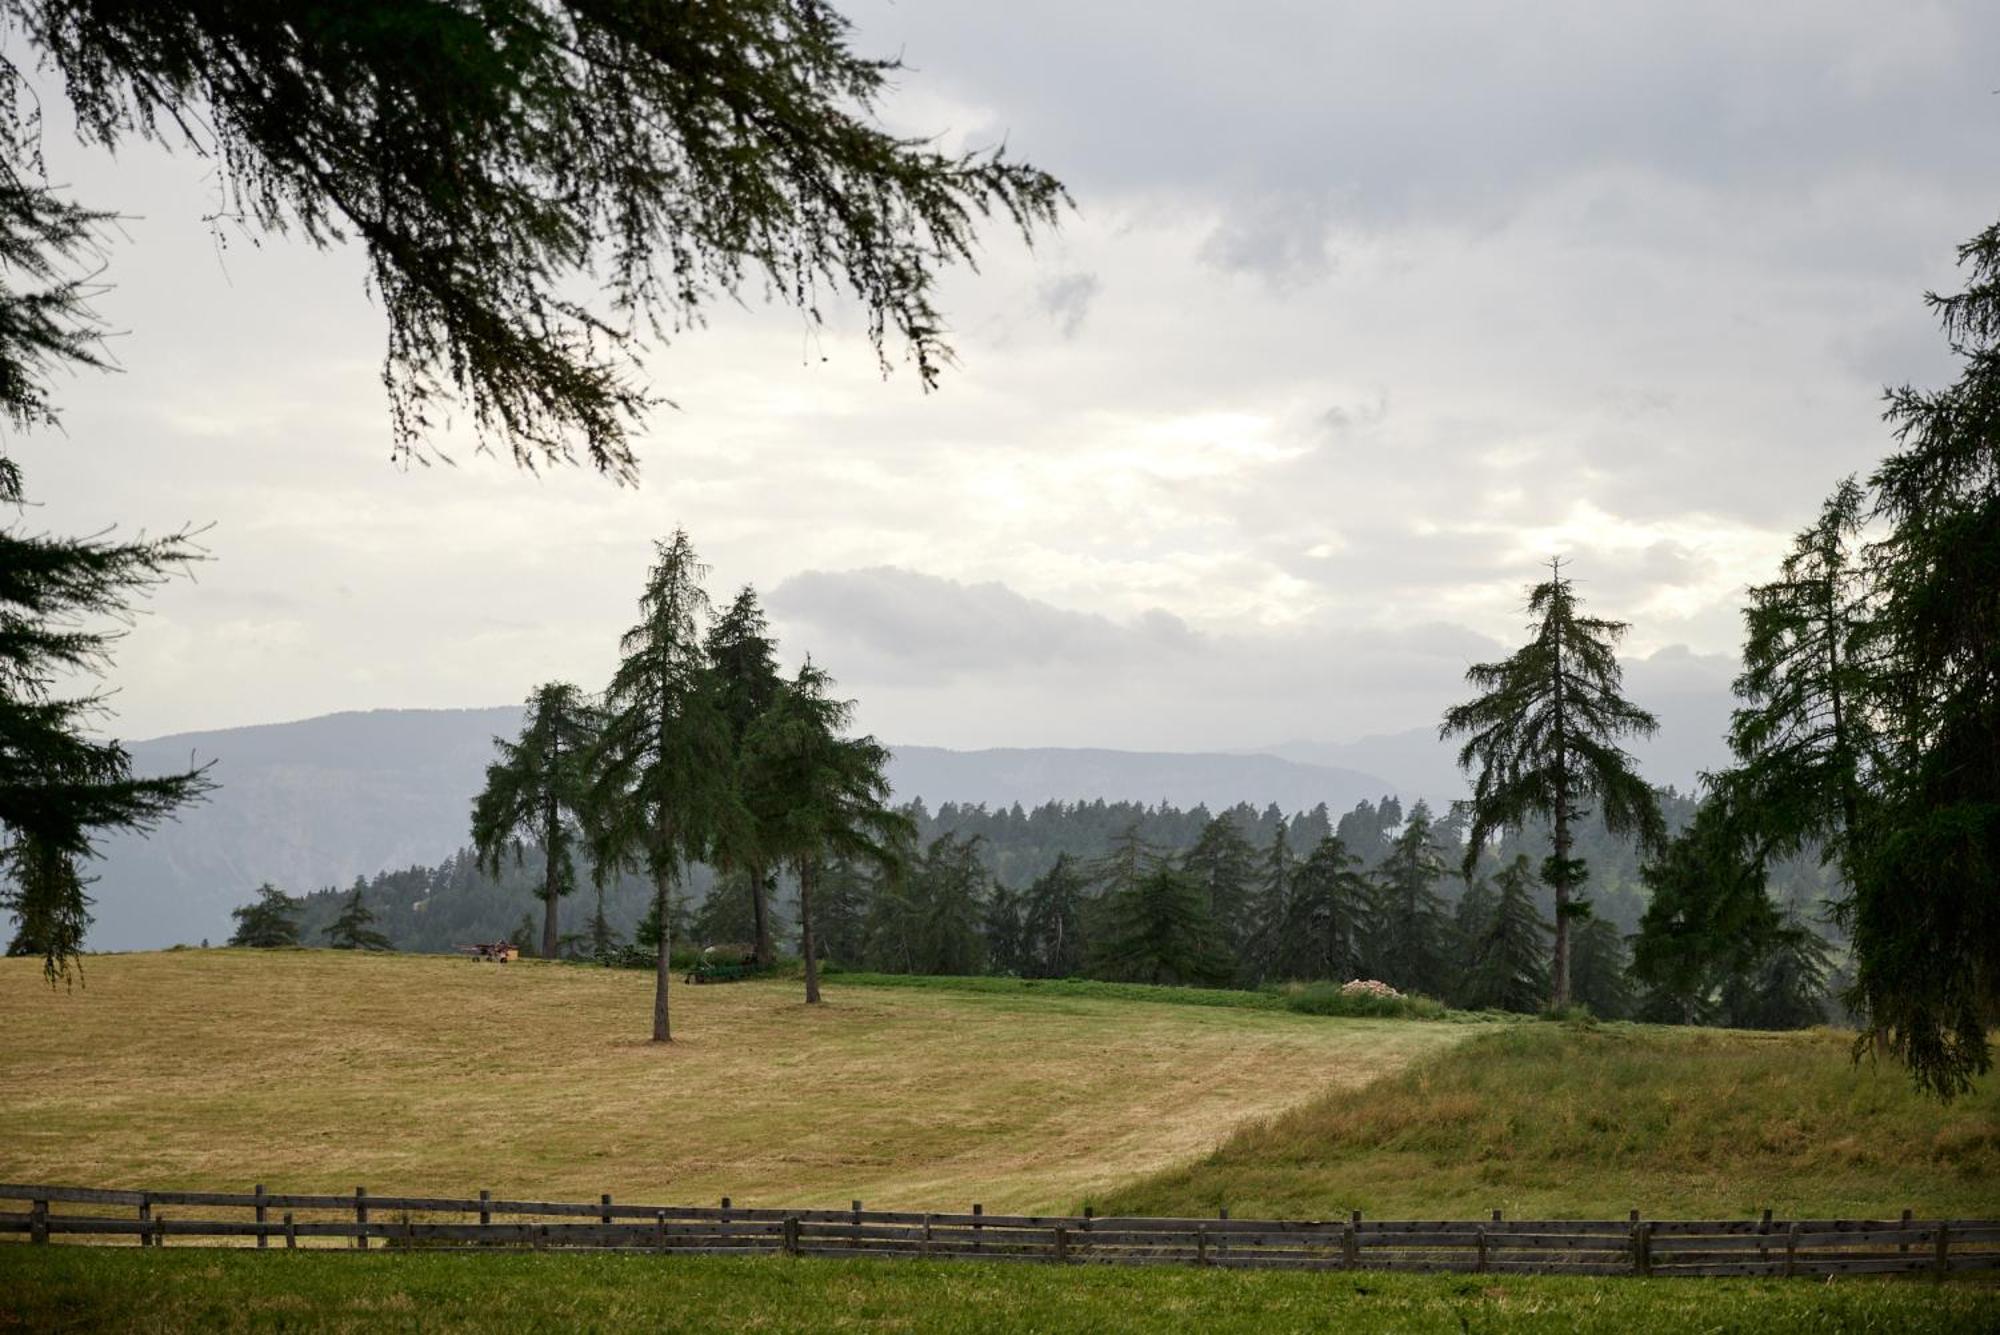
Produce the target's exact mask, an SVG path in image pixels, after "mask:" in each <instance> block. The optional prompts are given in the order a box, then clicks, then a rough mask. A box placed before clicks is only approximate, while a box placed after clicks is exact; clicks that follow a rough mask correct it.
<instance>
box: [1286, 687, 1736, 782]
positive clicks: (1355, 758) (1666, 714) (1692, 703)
mask: <svg viewBox="0 0 2000 1335" xmlns="http://www.w3.org/2000/svg"><path fill="white" fill-rule="evenodd" d="M1633 698H1634V699H1635V700H1636V701H1637V702H1638V703H1639V704H1641V705H1643V706H1644V707H1645V708H1647V709H1649V710H1651V711H1652V712H1653V714H1654V715H1655V716H1656V717H1657V718H1658V719H1659V720H1660V731H1659V732H1658V733H1657V734H1656V735H1655V736H1653V737H1651V738H1649V739H1648V740H1646V741H1642V742H1635V743H1632V744H1631V745H1630V746H1629V747H1628V749H1629V750H1630V751H1631V752H1632V754H1633V755H1634V756H1635V757H1637V758H1638V761H1639V772H1640V773H1641V774H1644V775H1645V776H1646V778H1647V779H1648V780H1649V781H1650V782H1652V783H1655V784H1662V785H1666V784H1671V785H1673V786H1674V787H1675V788H1678V789H1680V790H1681V791H1682V792H1684V793H1686V792H1693V791H1694V788H1695V780H1696V778H1697V776H1698V775H1699V774H1700V773H1701V772H1702V771H1703V770H1713V769H1720V768H1722V767H1723V766H1725V765H1727V764H1728V763H1729V747H1728V744H1727V743H1726V742H1725V741H1724V740H1723V737H1724V734H1725V733H1726V731H1727V730H1728V727H1729V711H1730V709H1731V707H1732V705H1733V703H1734V702H1733V700H1732V699H1731V697H1730V695H1729V693H1728V690H1727V689H1726V687H1723V686H1718V687H1706V686H1676V687H1669V688H1664V689H1654V690H1651V691H1648V692H1646V693H1644V694H1641V693H1639V692H1637V691H1635V692H1633ZM1264 749H1265V751H1266V752H1267V753H1268V754H1270V755H1276V756H1284V757H1286V758H1287V759H1291V760H1297V761H1301V762H1304V763H1306V764H1311V765H1325V766H1340V767H1346V768H1351V769H1357V770H1363V771H1366V772H1368V773H1371V774H1379V775H1381V776H1382V777H1383V778H1384V779H1386V780H1388V781H1389V783H1390V784H1391V785H1392V791H1394V792H1398V793H1401V794H1403V795H1404V796H1406V797H1423V798H1427V799H1428V800H1429V801H1430V802H1432V803H1433V804H1434V805H1438V806H1442V805H1445V804H1447V803H1449V802H1450V801H1451V799H1453V798H1457V797H1464V796H1467V795H1468V794H1469V793H1470V791H1471V785H1470V784H1469V783H1467V782H1466V781H1465V778H1464V776H1463V775H1461V774H1460V773H1459V770H1458V764H1457V758H1458V743H1457V742H1443V741H1439V740H1438V735H1437V729H1436V728H1411V729H1409V730H1408V731H1406V732H1392V733H1381V734H1377V735H1375V736H1372V737H1362V738H1359V739H1357V740H1355V741H1351V742H1315V741H1290V742H1285V743H1282V744H1280V745H1278V746H1272V747H1266V748H1264Z"/></svg>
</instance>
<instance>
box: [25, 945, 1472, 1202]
mask: <svg viewBox="0 0 2000 1335" xmlns="http://www.w3.org/2000/svg"><path fill="white" fill-rule="evenodd" d="M652 988H653V982H652V978H651V976H650V975H648V974H644V973H637V972H630V973H628V972H624V971H614V970H603V969H592V968H587V967H583V966H572V965H561V964H542V963H532V962H522V963H518V964H512V965H506V966H500V965H491V964H479V963H475V962H473V961H471V960H468V959H458V958H446V957H437V956H357V955H351V954H345V953H338V952H331V951H276V952H261V951H233V950H208V951H202V950H189V951H172V952H165V953H160V954H146V955H122V956H112V957H107V958H97V959H91V960H89V961H87V962H86V964H85V973H84V979H83V985H82V986H81V987H78V988H76V989H74V990H72V991H61V990H57V991H51V990H50V989H49V987H48V986H47V985H46V984H45V983H44V982H43V981H42V979H41V975H40V972H39V965H38V962H37V961H34V960H25V959H7V960H0V1088H5V1089H6V1090H8V1091H9V1092H8V1095H7V1108H8V1116H7V1117H5V1118H4V1119H0V1180H7V1181H33V1180H38V1179H58V1180H65V1181H71V1180H76V1181H88V1182H90V1183H92V1184H106V1185H116V1184H127V1183H130V1184H146V1183H153V1184H162V1185H164V1184H175V1185H179V1186H185V1187H192V1188H201V1187H214V1188H217V1189H220V1188H222V1187H225V1186H227V1187H229V1188H231V1189H243V1188H245V1187H247V1185H248V1184H250V1183H252V1182H256V1181H264V1182H269V1183H272V1184H274V1185H275V1184H277V1183H285V1184H287V1185H288V1186H290V1187H293V1188H295V1189H297V1190H303V1191H319V1190H336V1189H337V1190H351V1189H352V1188H353V1186H354V1184H355V1183H364V1184H367V1185H370V1186H375V1187H376V1189H377V1190H383V1189H386V1188H388V1187H390V1186H394V1187H395V1188H396V1189H398V1190H407V1191H415V1192H426V1191H437V1192H440V1193H442V1192H453V1193H463V1192H471V1191H474V1190H476V1189H477V1188H479V1187H482V1186H491V1187H495V1188H505V1189H506V1190H507V1191H509V1192H513V1193H517V1194H520V1195H524V1196H542V1197H547V1198H556V1199H571V1198H574V1199H579V1200H580V1199H585V1198H590V1197H595V1196H596V1195H597V1193H599V1192H601V1191H612V1192H615V1193H617V1194H620V1195H626V1196H637V1197H648V1196H650V1197H655V1198H662V1197H665V1198H674V1199H681V1200H704V1199H710V1198H715V1197H720V1196H724V1195H728V1196H732V1197H733V1198H735V1199H736V1200H738V1201H740V1202H742V1203H744V1204H746V1205H751V1204H757V1205H762V1204H796V1205H828V1204H838V1205H845V1204H846V1203H847V1202H848V1201H849V1200H850V1199H853V1198H856V1197H859V1198H861V1199H863V1200H866V1201H867V1202H869V1203H870V1204H871V1205H877V1206H881V1207H884V1208H892V1209H895V1208H912V1207H925V1206H941V1205H958V1206H963V1205H965V1204H969V1203H970V1202H972V1201H979V1202H981V1203H983V1204H985V1205H987V1206H988V1207H989V1208H992V1209H996V1210H998V1209H1029V1210H1032V1209H1044V1208H1054V1207H1067V1206H1068V1205H1070V1204H1071V1203H1073V1202H1074V1201H1076V1200H1078V1199H1080V1198H1082V1197H1086V1196H1089V1195H1092V1194H1094V1193H1100V1192H1103V1191H1106V1190H1109V1189H1111V1188H1112V1187H1113V1186H1115V1185H1116V1184H1118V1183H1120V1182H1122V1181H1124V1180H1126V1179H1129V1178H1131V1177H1134V1176H1136V1175H1138V1174H1141V1173H1144V1172H1147V1171H1150V1170H1154V1169H1159V1168H1162V1167H1165V1166H1167V1165H1169V1164H1172V1163H1175V1162H1177V1161H1180V1160H1183V1159H1187V1158H1190V1157H1192V1156H1194V1155H1197V1154H1200V1153H1202V1152H1203V1151H1205V1150H1207V1149H1208V1148H1210V1147H1211V1146H1213V1145H1214V1144H1216V1143H1217V1142H1219V1141H1220V1140H1221V1139H1222V1138H1223V1137H1224V1136H1225V1135H1227V1134H1228V1132H1229V1131H1230V1129H1231V1128H1233V1127H1235V1126H1237V1125H1239V1124H1240V1123H1242V1122H1244V1121H1245V1120H1249V1119H1255V1118H1260V1117H1265V1116H1269V1115H1271V1114H1273V1113H1276V1112H1278V1111H1280V1110H1281V1109H1284V1108H1286V1107H1289V1106H1292V1105H1294V1104H1297V1103H1300V1102H1302V1101H1304V1100H1306V1099H1309V1098H1311V1097H1312V1096H1314V1095H1315V1094H1316V1093H1318V1092H1319V1091H1321V1090H1323V1089H1324V1088H1326V1086H1327V1085H1328V1084H1329V1083H1334V1084H1349V1085H1359V1084H1361V1083H1364V1082H1366V1081H1368V1080H1370V1079H1372V1078H1374V1077H1377V1076H1379V1075H1382V1074H1384V1073H1386V1072H1388V1071H1392V1070H1395V1069H1397V1068H1399V1067H1401V1066H1403V1065H1405V1064H1407V1063H1408V1062H1410V1061H1412V1060H1414V1059H1416V1058H1417V1057H1419V1056H1421V1055H1423V1054H1425V1053H1428V1052H1432V1051H1435V1050H1437V1049H1438V1048H1440V1047H1444V1046H1448V1045H1450V1044H1452V1043H1454V1042H1457V1041H1459V1040H1460V1039H1461V1038H1462V1037H1463V1036H1464V1035H1465V1034H1466V1033H1467V1032H1469V1029H1470V1027H1469V1026H1464V1025H1447V1024H1414V1023H1403V1022H1395V1021H1382V1020H1332V1019H1325V1018H1319V1017H1312V1016H1304V1015H1296V1014H1288V1013H1283V1012H1271V1011H1261V1010H1236V1009H1217V1008H1212V1007H1194V1006H1179V1005H1160V1004H1149V1003H1143V1002H1130V1001H1117V1000H1096V999H1089V998H1080V997H1074V996H1041V995H1034V994H1029V993H1017V994H1013V995H1007V994H986V993H978V994H975V993H962V992H952V991H927V990H920V989H909V988H894V989H890V988H881V989H876V988H866V987H858V986H847V985H843V984H842V983H841V982H840V981H839V980H838V979H833V980H830V981H829V983H828V984H827V988H826V995H827V1001H828V1004H827V1005H826V1006H824V1007H815V1008H812V1009H808V1008H806V1007H805V1006H804V1005H803V1004H802V1003H801V1000H800V996H799V989H798V985H797V984H796V983H794V982H770V983H737V984H731V985H727V986H711V987H676V988H675V989H674V992H673V1006H674V1013H675V1032H676V1035H677V1038H676V1041H675V1043H674V1044H673V1045H672V1046H671V1047H664V1048H663V1047H659V1046H655V1045H653V1044H650V1043H648V1042H646V1041H645V1039H646V1035H647V1032H648V1026H649V1023H650V1017H651V1013H652ZM377 1184H380V1185H379V1186H377Z"/></svg>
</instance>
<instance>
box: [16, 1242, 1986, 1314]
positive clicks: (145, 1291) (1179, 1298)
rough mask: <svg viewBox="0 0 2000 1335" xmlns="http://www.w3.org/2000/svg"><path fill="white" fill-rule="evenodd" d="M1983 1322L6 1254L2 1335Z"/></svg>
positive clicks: (857, 1265) (1474, 1281) (1215, 1290)
mask: <svg viewBox="0 0 2000 1335" xmlns="http://www.w3.org/2000/svg"><path fill="white" fill-rule="evenodd" d="M16 1328H18V1329H24V1330H75V1329H88V1330H130V1331H184V1330H219V1331H266V1330H288V1331H291V1330H313V1331H370V1332H372V1331H382V1330H409V1331H461V1330H463V1331H487V1330H509V1331H540V1330H551V1331H553V1330H607V1331H609V1330H618V1331H631V1330H652V1329H686V1330H757V1331H770V1332H778V1331H815V1332H816V1331H911V1332H917V1331H921V1332H945V1333H947V1335H949V1333H950V1332H987V1331H1042V1332H1046V1331H1065V1330H1079V1331H1081V1330H1117V1331H1161V1332H1180V1331H1190V1330H1198V1331H1202V1332H1230V1331H1257V1332H1263V1331H1293V1330H1330V1329H1354V1330H1368V1331H1376V1330H1394V1331H1399V1332H1400V1331H1409V1332H1431V1331H1436V1332H1450V1335H1471V1333H1473V1332H1514V1331H1523V1332H1535V1331H1563V1332H1570V1331H1620V1332H1634V1333H1635V1335H1646V1333H1647V1332H1658V1331H1688V1330H1700V1331H1704V1332H1736V1331H1741V1332H1752V1331H1755V1332H1767V1331H1777V1332H1791V1331H1811V1332H1836V1331H1841V1332H1844V1331H1895V1332H1903V1333H1906V1335H1927V1333H1928V1332H1954V1331H1977V1330H1992V1329H1996V1328H2000V1290H1994V1289H1991V1288H1978V1287H1974V1286H1971V1285H1965V1284H1948V1285H1934V1284H1931V1283H1928V1282H1917V1283H1885V1282H1882V1281H1867V1280H1862V1281H1856V1282H1849V1283H1831V1284H1828V1283H1815V1282H1807V1281H1797V1280H1794V1281H1790V1282H1786V1281H1782V1280H1614V1281H1591V1280H1583V1279H1561V1278H1525V1277H1513V1276H1509V1277H1505V1278H1499V1277H1493V1276H1442V1275H1391V1274H1356V1275H1329V1274H1288V1273H1281V1272H1270V1271H1262V1272H1254V1271H1253V1272H1240V1271H1239V1272H1225V1271H1212V1270H1210V1271H1197V1270H1190V1269H1170V1268H1157V1269H1117V1268H1110V1267H1106V1268H1097V1267H1088V1268H1086V1267H1076V1268H1071V1269H1064V1270H1058V1269H1055V1268H1053V1267H1047V1266H995V1265H978V1264H958V1263H953V1264H931V1263H925V1262H917V1261H890V1262H879V1261H877V1262H869V1261H856V1262H840V1261H812V1260H807V1261H787V1260H784V1259H781V1258H770V1259H754V1260H735V1259H719V1258H710V1259H700V1260H691V1259H686V1258H682V1259H677V1260H664V1261H663V1260H660V1259H657V1258H653V1257H644V1256H582V1255H577V1256H532V1255H501V1256H493V1255H488V1256H473V1255H431V1256H385V1255H380V1254H375V1255H368V1256H362V1255H355V1254H328V1253H309V1252H298V1253H284V1252H277V1253H263V1254H259V1253H255V1252H249V1253H245V1252H221V1251H193V1250H185V1251H175V1250H167V1251H163V1252H141V1251H135V1250H112V1249H110V1248H103V1247H91V1248H86V1247H69V1246H51V1247H34V1248H30V1247H25V1246H9V1247H0V1329H16Z"/></svg>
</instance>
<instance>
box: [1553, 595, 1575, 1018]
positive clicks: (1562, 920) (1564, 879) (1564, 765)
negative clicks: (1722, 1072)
mask: <svg viewBox="0 0 2000 1335" xmlns="http://www.w3.org/2000/svg"><path fill="white" fill-rule="evenodd" d="M1550 568H1551V570H1552V571H1553V572H1554V573H1553V574H1552V575H1551V578H1552V579H1554V580H1555V581H1556V591H1555V597H1556V609H1555V610H1556V613H1557V615H1558V616H1560V618H1561V620H1560V621H1559V622H1558V623H1557V626H1556V636H1555V647H1556V661H1555V669H1556V681H1555V707H1556V710H1555V712H1556V718H1555V723H1556V729H1555V731H1556V767H1555V769H1556V773H1555V778H1556V809H1555V822H1554V823H1555V831H1554V833H1555V853H1556V877H1555V882H1556V884H1555V891H1556V939H1555V949H1554V951H1553V952H1552V958H1551V959H1550V961H1549V994H1550V995H1549V1005H1550V1007H1551V1008H1552V1009H1554V1010H1558V1011H1561V1010H1565V1009H1567V1008H1568V1006H1569V878H1570V861H1569V848H1570V834H1569V700H1568V698H1567V695H1566V693H1565V692H1564V689H1563V688H1564V687H1565V686H1567V685H1568V684H1569V681H1568V678H1567V676H1565V668H1564V664H1563V649H1564V647H1565V646H1564V644H1563V639H1564V636H1565V635H1566V634H1567V632H1568V630H1569V616H1570V608H1569V606H1568V603H1567V602H1566V598H1567V590H1566V589H1565V588H1564V587H1563V584H1562V565H1561V563H1560V562H1554V563H1551V567H1550Z"/></svg>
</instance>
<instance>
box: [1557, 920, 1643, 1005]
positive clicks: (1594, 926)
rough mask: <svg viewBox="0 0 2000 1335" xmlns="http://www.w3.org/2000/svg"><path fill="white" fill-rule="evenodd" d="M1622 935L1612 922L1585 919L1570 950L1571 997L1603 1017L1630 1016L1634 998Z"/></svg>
mask: <svg viewBox="0 0 2000 1335" xmlns="http://www.w3.org/2000/svg"><path fill="white" fill-rule="evenodd" d="M1629 964H1630V957H1629V953H1628V952H1627V950H1626V949H1625V938H1624V937H1623V936H1621V935H1619V932H1618V928H1617V926H1616V925H1615V924H1613V923H1611V922H1609V921H1607V920H1606V919H1603V918H1586V919H1584V921H1583V925H1582V926H1581V927H1579V928H1577V931H1576V939H1575V940H1574V941H1573V942H1572V943H1571V949H1570V998H1571V999H1572V1000H1573V1001H1575V1002H1576V1003H1577V1004H1579V1005H1583V1006H1588V1007H1590V1013H1591V1014H1592V1015H1595V1016H1597V1017H1598V1018H1599V1019H1603V1020H1624V1019H1629V1018H1630V1017H1631V1015H1632V1010H1633V1004H1634V998H1633V996H1632V979H1631V976H1630V972H1629Z"/></svg>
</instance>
